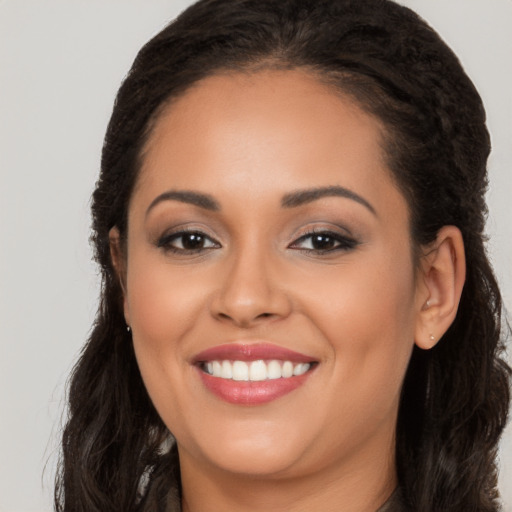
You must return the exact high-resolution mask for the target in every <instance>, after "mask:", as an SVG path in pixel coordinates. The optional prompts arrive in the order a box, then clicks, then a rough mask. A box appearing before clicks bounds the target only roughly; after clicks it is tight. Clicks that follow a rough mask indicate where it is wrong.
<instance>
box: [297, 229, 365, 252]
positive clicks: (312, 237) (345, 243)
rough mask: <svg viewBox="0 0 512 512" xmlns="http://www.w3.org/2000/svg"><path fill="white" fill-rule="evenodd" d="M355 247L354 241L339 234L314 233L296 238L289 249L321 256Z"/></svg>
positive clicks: (328, 232)
mask: <svg viewBox="0 0 512 512" xmlns="http://www.w3.org/2000/svg"><path fill="white" fill-rule="evenodd" d="M356 245H357V242H356V241H355V240H353V239H351V238H348V237H346V236H343V235H341V234H339V233H334V232H332V231H314V232H312V233H307V234H305V235H303V236H301V237H300V238H298V239H297V240H296V241H295V242H293V243H292V244H291V245H290V248H291V249H299V250H303V251H308V252H314V253H320V254H321V253H328V252H334V251H338V250H350V249H353V248H354V247H355V246H356Z"/></svg>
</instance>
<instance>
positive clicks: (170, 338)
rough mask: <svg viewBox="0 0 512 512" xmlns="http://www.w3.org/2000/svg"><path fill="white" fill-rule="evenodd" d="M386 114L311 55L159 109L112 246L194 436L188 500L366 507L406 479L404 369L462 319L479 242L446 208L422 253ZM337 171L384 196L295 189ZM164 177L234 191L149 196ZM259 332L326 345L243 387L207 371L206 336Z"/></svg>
mask: <svg viewBox="0 0 512 512" xmlns="http://www.w3.org/2000/svg"><path fill="white" fill-rule="evenodd" d="M382 131H383V127H382V125H381V124H380V123H379V121H378V120H377V119H375V118H374V117H372V116H370V115H369V114H367V113H365V112H363V111H362V110H361V109H360V108H359V107H358V106H357V105H356V104H355V103H354V101H353V100H351V99H349V98H347V97H343V96H341V95H340V94H339V92H334V91H332V90H331V89H329V88H328V87H327V86H325V85H322V84H320V83H319V82H318V81H317V80H316V79H315V78H314V77H312V76H311V75H308V74H307V73H306V72H303V71H275V70H273V71H272V70H267V71H260V72H257V73H254V74H224V75H219V76H212V77H209V78H207V79H205V80H203V81H201V82H199V83H198V84H196V85H195V86H194V87H192V88H191V89H189V90H188V91H187V92H186V93H185V94H184V95H183V96H181V97H180V98H179V99H177V100H174V101H173V102H172V104H170V105H169V106H168V107H167V109H166V110H164V112H163V113H162V114H161V116H160V118H159V119H158V121H157V123H156V125H155V127H154V130H153V133H152V134H151V137H150V139H149V142H148V145H147V147H146V150H145V155H144V163H143V167H142V169H141V173H140V177H139V180H138V182H137V185H136V188H135V190H134V193H133V196H132V199H131V202H130V206H129V222H128V245H127V250H126V253H122V251H121V250H120V248H119V244H118V238H117V235H118V234H117V231H116V230H115V229H114V230H113V231H112V232H111V246H112V255H113V258H114V262H115V265H116V268H117V269H118V272H119V275H120V278H121V280H122V283H123V288H124V292H125V317H126V321H127V323H128V324H129V325H130V326H131V328H132V332H133V342H134V346H135V351H136V356H137V360H138V363H139V366H140V370H141V374H142V377H143V379H144V383H145V385H146V387H147V389H148V392H149V394H150V397H151V399H152V401H153V403H154V405H155V407H156V408H157V410H158V412H159V414H160V415H161V417H162V419H163V421H164V422H165V424H166V425H167V426H168V427H169V429H170V430H171V431H172V433H173V434H174V435H175V437H176V439H177V442H178V449H179V454H180V465H181V472H182V484H183V508H184V510H185V511H202V512H208V511H218V510H223V511H231V510H233V511H235V510H236V511H238V512H240V511H249V510H251V511H258V510H265V511H269V510H276V511H277V510H287V511H298V510H303V511H305V510H315V509H317V510H325V511H330V510H332V511H334V510H340V504H343V510H344V511H345V512H357V511H360V512H362V511H365V512H368V511H371V510H376V509H377V508H378V507H379V506H380V505H382V503H383V502H385V501H386V499H387V498H388V497H389V495H390V494H391V493H392V492H393V490H394V488H395V487H396V483H397V480H396V468H395V462H394V450H395V425H396V416H397V410H398V404H399V395H400V389H401V384H402V381H403V378H404V374H405V371H406V368H407V364H408V361H409V358H410V355H411V351H412V348H413V345H414V343H415V342H416V343H417V344H418V345H419V346H420V347H422V348H425V349H428V348H430V347H431V346H432V345H434V344H435V342H436V341H437V339H439V337H440V336H441V335H442V334H443V332H444V331H445V330H446V329H447V328H448V326H449V324H450V323H451V321H452V320H453V317H454V315H455V312H456V308H457V303H458V299H459V297H460V291H461V289H462V284H463V281H464V257H463V248H462V240H461V238H460V233H459V232H458V230H457V229H456V228H453V227H446V228H443V230H441V232H440V234H439V237H438V240H437V241H436V243H435V244H434V245H433V246H432V247H430V248H425V250H424V256H423V257H422V259H421V261H420V262H419V264H417V262H413V257H412V254H413V251H412V242H411V240H410V234H409V233H410V226H409V209H408V205H407V203H406V200H405V199H404V197H403V195H402V194H401V193H400V191H399V190H398V188H397V187H396V185H395V184H394V181H393V179H392V177H391V175H390V172H389V170H388V169H387V168H386V166H385V163H384V158H383V150H382V137H381V133H382ZM333 186H338V187H344V188H345V189H347V190H349V191H351V192H353V193H355V194H357V195H358V196H359V197H360V198H363V199H364V201H366V202H367V203H368V205H364V204H362V202H361V201H358V200H354V199H353V198H349V197H339V196H326V197H321V198H319V199H317V200H313V201H310V202H307V203H306V204H302V205H299V206H295V207H283V205H282V200H283V197H284V196H286V195H287V194H290V193H294V192H296V191H297V190H302V189H312V188H313V189H317V188H319V187H333ZM168 191H193V192H196V193H201V194H208V196H211V197H212V198H213V199H214V200H215V201H216V202H217V203H218V206H219V208H218V210H215V211H213V210H210V209H205V208H203V207H201V206H198V205H193V204H189V203H187V202H183V201H181V200H176V199H172V198H171V199H166V200H161V201H159V202H158V203H157V204H154V206H153V207H151V208H150V205H151V204H152V203H153V202H154V201H155V199H156V198H158V197H159V196H161V194H163V193H166V192H168ZM148 209H149V211H148ZM372 210H373V211H372ZM183 228H186V229H192V230H194V231H200V232H202V233H204V234H205V236H206V237H207V238H206V239H205V240H206V245H205V246H204V248H203V249H201V250H194V251H188V252H187V251H185V252H184V251H183V250H180V248H181V247H182V246H181V245H180V244H181V243H183V240H184V239H183V238H180V237H179V236H177V237H175V238H174V239H171V237H169V236H168V235H169V233H175V232H179V231H180V230H182V229H183ZM312 229H314V230H315V232H326V231H328V232H331V233H334V235H329V236H331V239H329V240H330V242H329V243H332V247H331V249H332V250H329V251H324V252H319V251H315V250H313V245H312V239H311V237H309V238H307V235H308V233H311V230H312ZM166 236H167V238H165V237H166ZM332 236H336V237H339V239H340V240H341V242H340V241H337V240H334V239H333V238H332ZM347 239H349V240H350V243H349V242H347ZM163 241H165V244H164V243H163ZM173 248H174V251H173V250H172V249H173ZM427 300H428V301H429V303H428V305H427V304H426V301H427ZM261 340H264V341H267V342H270V343H274V344H276V345H279V346H282V347H285V348H289V349H292V350H295V351H298V352H301V353H304V354H308V355H309V356H312V358H314V359H315V360H316V361H318V365H317V366H316V368H315V369H314V371H313V372H312V373H311V375H310V376H309V378H308V379H307V380H306V382H305V384H304V385H303V386H301V387H299V388H298V389H296V390H294V391H293V392H291V393H289V394H287V395H285V396H283V397H281V398H279V399H277V400H275V401H272V402H270V403H267V404H263V405H258V406H241V405H235V404H229V403H226V402H224V401H222V400H220V399H219V398H218V397H216V396H214V395H213V394H212V393H211V392H210V391H208V389H206V388H205V387H204V386H203V385H202V382H201V379H200V378H199V376H198V371H197V368H195V367H194V366H193V365H192V364H191V361H192V359H193V357H194V356H195V355H196V354H197V353H199V352H201V351H203V350H205V349H207V348H210V347H213V346H217V345H220V344H225V343H232V342H245V343H252V342H255V341H261Z"/></svg>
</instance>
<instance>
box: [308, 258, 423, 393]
mask: <svg viewBox="0 0 512 512" xmlns="http://www.w3.org/2000/svg"><path fill="white" fill-rule="evenodd" d="M372 260H373V258H372ZM352 263H353V264H350V265H346V266H340V268H339V269H337V272H336V275H335V276H334V275H333V276H332V277H331V278H330V279H327V278H326V279H311V280H310V282H309V283H308V286H307V288H308V294H307V297H306V296H304V301H303V303H304V304H305V305H306V306H304V307H305V309H306V310H305V313H306V314H307V315H308V316H310V317H311V318H313V319H314V323H315V325H316V328H317V329H318V330H319V331H320V332H321V333H322V337H323V338H324V339H326V340H328V342H329V348H330V354H331V362H332V365H331V367H332V371H333V378H334V379H336V380H337V382H338V384H339V386H340V387H343V388H344V389H348V388H347V387H354V388H357V389H358V390H359V391H360V392H361V394H362V395H363V396H365V395H366V396H367V398H368V399H372V400H373V399H374V397H375V396H376V395H380V394H383V395H385V394H386V393H388V392H389V397H388V398H390V399H391V398H393V394H395V395H396V393H397V392H398V390H399V388H400V386H401V382H402V379H403V376H404V373H405V369H406V367H407V364H408V361H409V358H410V354H411V350H412V347H413V344H414V328H415V317H416V315H415V306H414V303H415V301H414V295H415V281H414V273H413V267H412V262H411V261H410V259H409V258H407V254H405V255H402V256H400V255H396V256H394V255H393V256H392V257H379V258H376V260H375V261H368V259H366V258H361V260H360V261H359V262H352ZM317 277H318V276H317Z"/></svg>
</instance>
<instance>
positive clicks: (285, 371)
mask: <svg viewBox="0 0 512 512" xmlns="http://www.w3.org/2000/svg"><path fill="white" fill-rule="evenodd" d="M281 372H282V376H283V377H284V378H288V377H291V376H292V375H293V364H292V363H291V361H285V362H284V363H283V368H282V370H281Z"/></svg>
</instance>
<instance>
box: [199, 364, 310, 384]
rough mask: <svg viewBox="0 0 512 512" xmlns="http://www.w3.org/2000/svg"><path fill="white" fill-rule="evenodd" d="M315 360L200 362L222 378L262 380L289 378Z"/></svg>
mask: <svg viewBox="0 0 512 512" xmlns="http://www.w3.org/2000/svg"><path fill="white" fill-rule="evenodd" d="M313 365H314V362H310V363H294V362H292V361H280V360H277V359H272V360H267V361H265V360H263V359H258V360H256V361H230V360H223V361H208V362H201V363H200V364H199V367H200V369H201V370H202V371H203V372H204V373H206V374H207V375H211V376H212V377H218V378H221V379H229V380H233V381H244V382H261V381H265V380H275V379H289V378H291V377H298V376H300V375H304V374H305V373H306V372H308V371H309V370H310V369H311V368H312V366H313Z"/></svg>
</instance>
